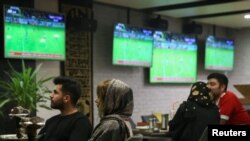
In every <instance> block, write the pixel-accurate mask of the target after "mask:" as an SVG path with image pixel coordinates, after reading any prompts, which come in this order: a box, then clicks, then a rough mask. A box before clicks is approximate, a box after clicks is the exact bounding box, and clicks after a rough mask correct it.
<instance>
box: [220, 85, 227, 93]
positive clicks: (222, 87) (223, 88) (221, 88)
mask: <svg viewBox="0 0 250 141" xmlns="http://www.w3.org/2000/svg"><path fill="white" fill-rule="evenodd" d="M225 89H226V85H225V84H221V85H220V90H221V91H223V92H224V91H225Z"/></svg>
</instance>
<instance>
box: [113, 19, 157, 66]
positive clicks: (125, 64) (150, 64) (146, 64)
mask: <svg viewBox="0 0 250 141" xmlns="http://www.w3.org/2000/svg"><path fill="white" fill-rule="evenodd" d="M118 24H122V25H124V26H126V27H127V28H131V29H134V30H149V31H151V32H152V33H151V34H152V35H151V36H152V37H151V38H152V39H151V42H152V43H151V44H152V46H151V55H150V58H151V59H150V62H146V63H143V62H140V63H133V62H131V63H128V62H127V63H126V62H125V63H115V62H114V61H115V60H114V55H115V54H114V50H115V46H114V39H115V35H114V34H115V27H116V25H118ZM153 33H154V29H152V28H149V27H144V26H134V25H130V24H125V23H122V22H118V23H115V24H114V27H113V44H112V65H115V66H129V67H144V68H150V67H151V66H152V57H153ZM136 53H139V51H138V52H136Z"/></svg>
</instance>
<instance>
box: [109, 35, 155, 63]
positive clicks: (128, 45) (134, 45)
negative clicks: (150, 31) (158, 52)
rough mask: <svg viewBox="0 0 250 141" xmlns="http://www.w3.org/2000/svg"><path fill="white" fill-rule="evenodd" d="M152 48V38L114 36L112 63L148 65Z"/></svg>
mask: <svg viewBox="0 0 250 141" xmlns="http://www.w3.org/2000/svg"><path fill="white" fill-rule="evenodd" d="M152 48H153V42H152V40H138V39H128V38H121V37H114V40H113V64H116V65H128V66H146V67H150V66H151V61H152Z"/></svg>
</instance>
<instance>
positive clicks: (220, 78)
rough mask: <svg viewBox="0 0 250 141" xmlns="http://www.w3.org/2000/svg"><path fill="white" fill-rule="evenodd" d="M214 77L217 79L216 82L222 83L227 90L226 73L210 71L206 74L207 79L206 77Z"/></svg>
mask: <svg viewBox="0 0 250 141" xmlns="http://www.w3.org/2000/svg"><path fill="white" fill-rule="evenodd" d="M212 78H214V79H216V80H218V82H219V83H220V84H224V85H225V91H226V90H227V85H228V78H227V76H226V75H224V74H222V73H211V74H209V75H208V76H207V80H208V79H212Z"/></svg>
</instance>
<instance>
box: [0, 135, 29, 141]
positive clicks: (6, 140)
mask: <svg viewBox="0 0 250 141" xmlns="http://www.w3.org/2000/svg"><path fill="white" fill-rule="evenodd" d="M0 140H1V141H28V137H27V136H24V138H21V139H18V138H17V136H16V134H4V135H0Z"/></svg>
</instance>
